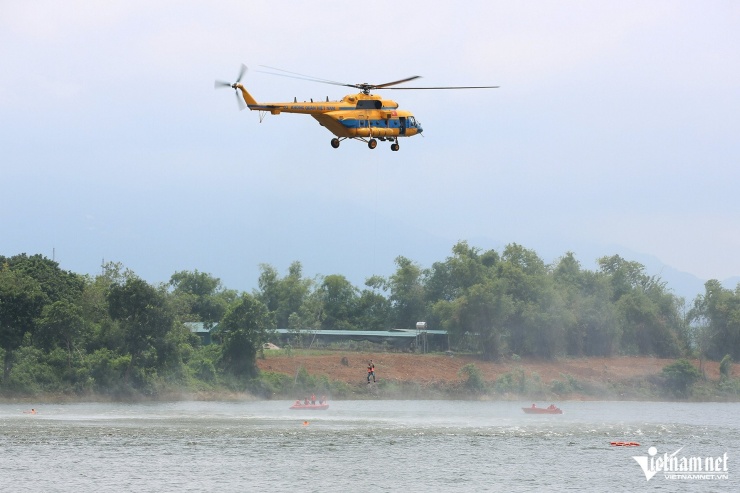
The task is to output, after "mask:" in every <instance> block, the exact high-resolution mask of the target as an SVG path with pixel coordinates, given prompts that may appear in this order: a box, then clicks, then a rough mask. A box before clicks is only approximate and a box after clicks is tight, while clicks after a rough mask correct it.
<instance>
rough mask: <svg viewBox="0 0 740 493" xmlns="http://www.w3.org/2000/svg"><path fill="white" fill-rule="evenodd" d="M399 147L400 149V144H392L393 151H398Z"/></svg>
mask: <svg viewBox="0 0 740 493" xmlns="http://www.w3.org/2000/svg"><path fill="white" fill-rule="evenodd" d="M398 149H400V147H399V145H398V144H391V151H397V150H398Z"/></svg>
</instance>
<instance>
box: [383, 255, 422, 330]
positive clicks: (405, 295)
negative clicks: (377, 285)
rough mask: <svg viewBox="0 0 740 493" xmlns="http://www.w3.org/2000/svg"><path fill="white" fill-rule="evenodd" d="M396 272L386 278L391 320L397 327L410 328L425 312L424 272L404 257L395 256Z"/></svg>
mask: <svg viewBox="0 0 740 493" xmlns="http://www.w3.org/2000/svg"><path fill="white" fill-rule="evenodd" d="M395 262H396V267H397V269H396V272H395V273H394V274H393V275H392V276H390V278H389V280H388V289H389V290H390V302H391V309H392V320H393V323H394V326H395V327H396V328H399V329H412V328H414V327H416V322H419V321H420V320H423V319H424V318H425V314H426V304H425V300H424V298H425V297H424V283H423V279H422V276H423V274H424V272H423V270H422V269H421V267H419V266H418V265H417V264H415V263H414V262H412V261H411V260H409V259H407V258H406V257H396V260H395Z"/></svg>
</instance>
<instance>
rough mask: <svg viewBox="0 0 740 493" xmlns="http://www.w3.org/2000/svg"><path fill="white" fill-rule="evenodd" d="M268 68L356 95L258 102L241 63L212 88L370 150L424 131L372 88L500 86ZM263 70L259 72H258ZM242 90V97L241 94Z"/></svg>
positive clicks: (336, 143)
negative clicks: (330, 76) (343, 78)
mask: <svg viewBox="0 0 740 493" xmlns="http://www.w3.org/2000/svg"><path fill="white" fill-rule="evenodd" d="M266 68H268V69H271V70H275V71H280V72H285V73H284V74H279V73H273V72H264V73H269V74H270V75H279V76H283V77H292V78H296V79H303V80H310V81H312V82H321V83H324V84H332V85H337V86H345V87H354V88H356V89H359V90H360V92H359V93H357V94H349V95H347V96H344V97H343V98H342V99H341V100H339V101H329V98H328V97H327V98H326V101H323V102H314V101H313V100H311V101H310V102H301V103H299V102H298V101H297V100H296V99H294V100H293V102H292V103H291V102H289V103H258V102H257V100H255V99H254V97H252V95H251V94H250V93H249V91H247V89H246V88H245V87H244V86H243V85H242V83H241V80H242V77H244V74H245V73H246V72H247V67H246V65H243V64H242V66H241V70H240V71H239V75H238V77H237V78H236V82H225V81H219V80H217V81H216V82H215V88H216V89H218V88H225V87H230V88H232V89H234V90H235V94H236V100H237V103H238V104H239V107H240V109H244V108H249V109H250V110H252V111H259V112H260V121H262V119H263V118H264V115H266V114H268V113H269V114H271V115H279V114H280V113H299V114H304V115H311V116H312V117H313V118H314V119H316V121H318V122H319V124H320V125H321V126H323V127H326V128H327V130H329V131H330V132H331V133H333V134H334V135H335V136H336V137H334V138H333V139H331V146H332V147H333V148H335V149H336V148H338V147H339V143H340V142H341V141H343V140H345V139H356V140H361V141H363V142H366V143H367V146H368V147H369V148H370V149H375V148H376V147H377V146H378V140H380V141H390V142H391V150H392V151H397V150H398V149H399V145H398V139H399V137H413V136H414V135H420V134H421V133H422V131H423V129H422V128H421V125H420V124H419V122H418V120H416V118H415V117H414V115H413V114H412V113H411V112H409V111H405V110H399V109H398V103H396V102H395V101H392V100H390V99H384V98H383V97H381V96H379V95H375V94H370V91H372V90H374V89H404V90H436V89H495V88H497V87H499V86H444V87H391V86H395V85H397V84H402V83H404V82H409V81H412V80H414V79H418V78H419V76H418V75H415V76H413V77H407V78H405V79H401V80H397V81H393V82H386V83H384V84H368V83H365V82H363V83H361V84H344V83H341V82H335V81H331V80H327V79H319V78H315V77H311V76H307V75H302V74H298V73H295V72H288V71H287V70H282V69H277V68H274V67H266ZM261 72H262V71H261ZM240 92H241V96H240V94H239V93H240Z"/></svg>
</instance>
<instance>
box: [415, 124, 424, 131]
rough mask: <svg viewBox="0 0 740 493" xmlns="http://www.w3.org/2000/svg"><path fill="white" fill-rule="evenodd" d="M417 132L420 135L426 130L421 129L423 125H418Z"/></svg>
mask: <svg viewBox="0 0 740 493" xmlns="http://www.w3.org/2000/svg"><path fill="white" fill-rule="evenodd" d="M416 131H417V132H418V133H422V132H423V131H424V129H423V128H421V123H417V124H416Z"/></svg>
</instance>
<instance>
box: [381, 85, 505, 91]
mask: <svg viewBox="0 0 740 493" xmlns="http://www.w3.org/2000/svg"><path fill="white" fill-rule="evenodd" d="M378 87H380V86H378ZM499 87H501V86H442V87H389V88H388V89H389V90H390V89H393V90H401V89H403V90H407V91H419V90H424V89H434V90H439V89H498V88H499Z"/></svg>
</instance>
